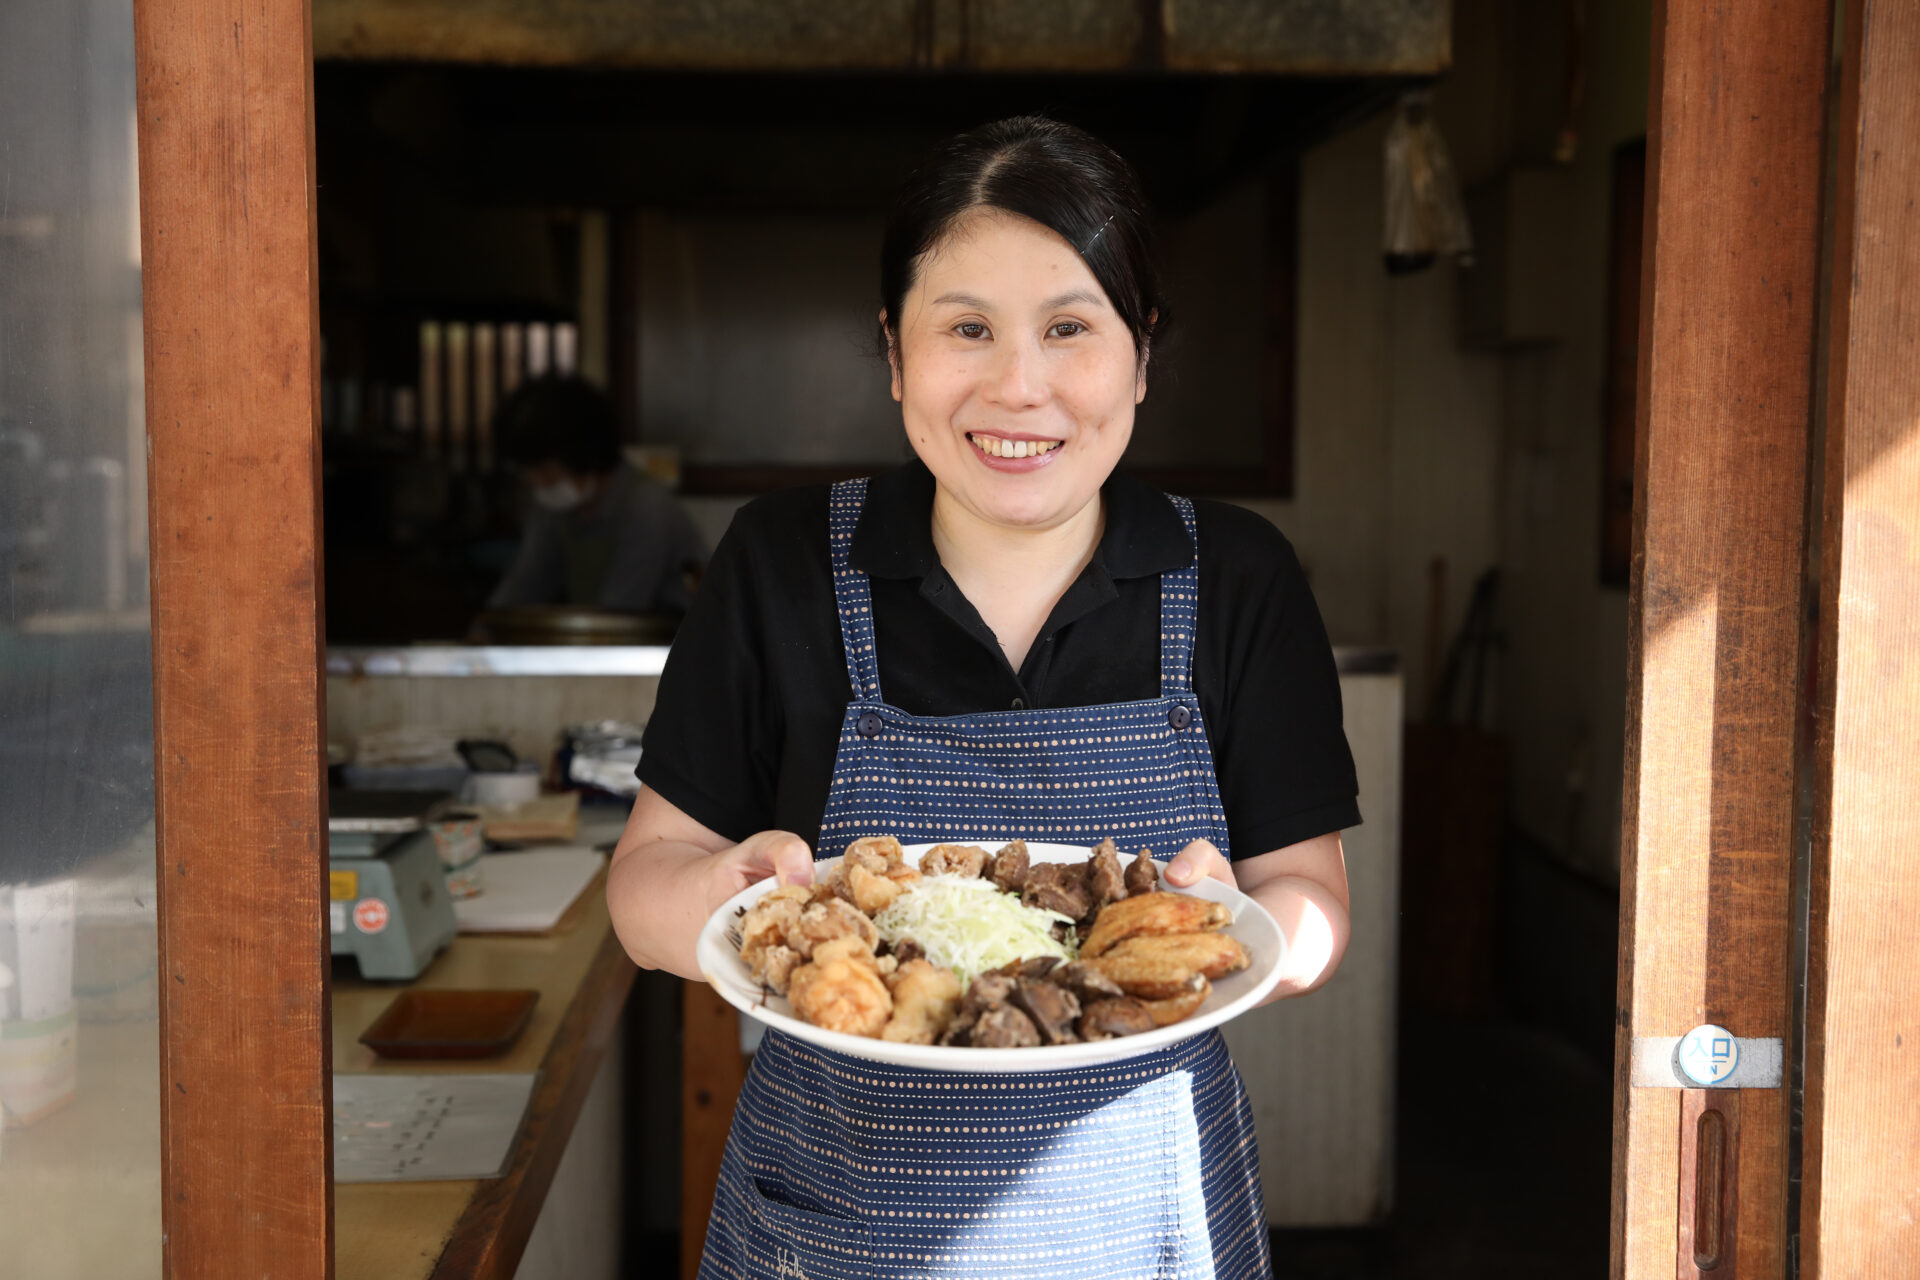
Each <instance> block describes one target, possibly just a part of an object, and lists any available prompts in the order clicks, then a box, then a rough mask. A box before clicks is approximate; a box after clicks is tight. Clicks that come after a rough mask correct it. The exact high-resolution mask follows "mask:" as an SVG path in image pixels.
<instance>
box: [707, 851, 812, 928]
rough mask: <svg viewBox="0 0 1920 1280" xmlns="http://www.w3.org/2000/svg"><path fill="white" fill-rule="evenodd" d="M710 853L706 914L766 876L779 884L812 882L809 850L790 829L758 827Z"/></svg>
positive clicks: (716, 909)
mask: <svg viewBox="0 0 1920 1280" xmlns="http://www.w3.org/2000/svg"><path fill="white" fill-rule="evenodd" d="M710 856H711V858H712V861H711V862H710V863H709V866H708V882H709V883H708V892H709V895H710V901H711V909H710V910H709V911H708V913H707V914H709V915H711V914H713V912H714V911H718V910H719V909H720V905H721V904H722V903H724V902H725V901H726V900H727V899H728V898H731V897H732V896H733V895H734V894H736V893H738V892H740V891H741V890H742V889H744V888H746V887H747V886H748V885H750V884H758V883H760V881H762V880H765V879H766V878H767V877H768V876H773V877H774V878H775V879H777V880H778V881H779V882H780V883H781V884H812V883H813V850H812V849H809V848H808V847H807V842H806V841H805V840H802V839H801V838H800V837H799V836H797V835H795V834H793V832H791V831H761V832H758V833H757V834H754V835H750V836H748V837H747V838H746V839H745V840H742V841H741V842H740V843H739V844H736V845H734V846H732V847H731V848H728V849H723V850H721V851H720V852H719V853H716V854H712V855H710Z"/></svg>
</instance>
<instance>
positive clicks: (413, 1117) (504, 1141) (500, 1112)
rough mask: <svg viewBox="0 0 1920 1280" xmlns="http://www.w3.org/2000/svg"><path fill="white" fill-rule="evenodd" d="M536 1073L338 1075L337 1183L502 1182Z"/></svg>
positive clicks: (335, 1112) (335, 1109)
mask: <svg viewBox="0 0 1920 1280" xmlns="http://www.w3.org/2000/svg"><path fill="white" fill-rule="evenodd" d="M534 1079H535V1077H534V1076H533V1075H530V1074H529V1075H419V1076H416V1075H386V1074H380V1075H357V1074H356V1075H336V1076H334V1078H333V1180H334V1181H335V1182H423V1181H431V1180H433V1179H437V1178H495V1177H498V1176H499V1175H500V1173H501V1171H502V1170H503V1169H504V1168H505V1166H506V1163H507V1153H508V1152H509V1151H510V1150H511V1149H512V1147H513V1139H514V1135H515V1134H517V1133H519V1132H520V1120H521V1117H522V1116H524V1115H525V1114H526V1110H527V1099H528V1098H529V1097H531V1096H532V1094H533V1082H534Z"/></svg>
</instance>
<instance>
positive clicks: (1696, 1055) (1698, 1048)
mask: <svg viewBox="0 0 1920 1280" xmlns="http://www.w3.org/2000/svg"><path fill="white" fill-rule="evenodd" d="M1673 1056H1674V1061H1675V1063H1676V1065H1678V1066H1679V1068H1680V1074H1682V1075H1684V1076H1685V1077H1686V1078H1687V1079H1689V1080H1691V1081H1693V1082H1694V1083H1695V1084H1703V1085H1709V1084H1719V1083H1720V1082H1721V1081H1723V1080H1725V1079H1726V1078H1727V1077H1728V1076H1730V1075H1732V1074H1733V1071H1734V1068H1735V1067H1737V1066H1739V1065H1740V1042H1739V1041H1738V1040H1736V1039H1734V1038H1733V1032H1731V1031H1729V1030H1727V1029H1726V1028H1725V1027H1716V1026H1714V1025H1712V1024H1711V1023H1709V1024H1708V1025H1706V1026H1704V1027H1695V1028H1694V1029H1693V1030H1691V1031H1689V1032H1687V1034H1686V1035H1684V1036H1682V1037H1681V1038H1680V1047H1679V1048H1678V1049H1676V1050H1675V1051H1674V1055H1673Z"/></svg>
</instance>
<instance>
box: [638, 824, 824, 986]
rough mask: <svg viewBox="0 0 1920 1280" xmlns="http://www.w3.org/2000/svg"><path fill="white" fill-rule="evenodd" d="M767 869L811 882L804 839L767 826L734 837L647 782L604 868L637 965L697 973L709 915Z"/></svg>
mask: <svg viewBox="0 0 1920 1280" xmlns="http://www.w3.org/2000/svg"><path fill="white" fill-rule="evenodd" d="M768 876H775V877H777V878H778V879H779V881H780V883H782V884H811V883H812V882H813V851H812V850H811V849H809V848H808V847H807V842H806V841H805V840H802V839H801V838H800V837H799V836H797V835H794V834H793V833H792V832H791V831H762V832H759V833H757V834H755V835H751V836H748V837H747V838H746V839H745V840H742V841H740V842H739V843H737V844H736V843H734V842H732V841H730V840H728V839H727V838H726V837H725V836H723V835H721V834H719V833H718V832H716V831H713V830H711V829H710V828H708V827H706V826H703V825H702V824H700V823H699V822H697V821H695V820H694V819H693V818H691V817H689V816H687V814H685V813H684V812H682V811H681V810H680V809H679V808H678V807H677V806H675V805H674V804H672V803H671V802H669V801H667V800H665V799H663V798H662V797H660V796H659V795H657V794H655V793H654V792H652V791H650V790H646V789H644V788H643V789H642V790H641V792H640V795H639V797H638V798H637V799H636V800H635V801H634V805H633V814H632V816H630V817H629V818H628V819H627V826H626V830H625V831H623V832H622V833H621V835H620V843H619V844H618V845H616V846H615V847H614V851H613V860H612V862H611V863H610V864H609V866H608V867H607V909H608V911H609V912H610V913H611V914H612V916H613V928H614V932H615V933H617V934H618V935H619V937H620V942H621V945H623V946H624V947H625V948H626V950H627V954H628V955H630V956H632V957H633V960H634V963H635V964H638V965H640V966H641V967H642V968H647V969H665V970H667V971H668V972H670V973H677V974H679V975H680V976H681V977H683V978H692V979H695V980H697V979H698V978H699V977H700V967H699V964H698V963H697V962H696V960H695V958H694V944H695V942H696V941H697V940H698V939H699V937H700V930H701V928H702V927H703V926H704V925H705V924H706V922H707V919H708V917H710V916H711V915H712V914H713V913H714V912H715V911H717V910H719V909H720V907H721V905H722V904H723V903H725V902H726V900H727V899H728V898H731V897H732V896H733V895H734V894H736V893H738V892H740V891H741V890H742V889H744V888H746V887H747V886H748V885H750V884H756V883H758V882H759V881H761V880H765V879H766V878H767V877H768Z"/></svg>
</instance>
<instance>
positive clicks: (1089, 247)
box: [1080, 213, 1120, 258]
mask: <svg viewBox="0 0 1920 1280" xmlns="http://www.w3.org/2000/svg"><path fill="white" fill-rule="evenodd" d="M1119 216H1120V215H1118V214H1114V213H1110V214H1108V215H1107V220H1106V221H1105V222H1103V223H1101V224H1100V229H1099V230H1098V231H1096V232H1094V233H1093V238H1092V239H1090V240H1088V241H1087V242H1086V244H1084V245H1082V246H1081V247H1080V256H1081V257H1083V258H1084V257H1086V256H1087V254H1089V253H1091V252H1092V251H1093V246H1094V245H1095V244H1096V243H1097V242H1098V241H1099V239H1100V237H1101V236H1103V235H1105V234H1106V233H1107V228H1108V227H1110V226H1112V225H1113V220H1114V219H1115V218H1117V217H1119Z"/></svg>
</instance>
